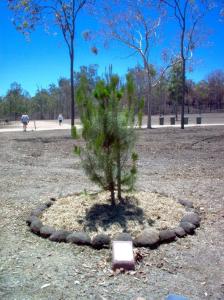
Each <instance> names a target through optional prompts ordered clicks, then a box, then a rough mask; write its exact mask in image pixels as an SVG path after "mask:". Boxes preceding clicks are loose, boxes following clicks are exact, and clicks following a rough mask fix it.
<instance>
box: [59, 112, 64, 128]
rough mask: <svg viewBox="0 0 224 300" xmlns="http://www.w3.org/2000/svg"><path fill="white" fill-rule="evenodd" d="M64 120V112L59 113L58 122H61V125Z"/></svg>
mask: <svg viewBox="0 0 224 300" xmlns="http://www.w3.org/2000/svg"><path fill="white" fill-rule="evenodd" d="M63 120H64V118H63V116H62V114H59V115H58V123H59V126H61V124H62V121H63Z"/></svg>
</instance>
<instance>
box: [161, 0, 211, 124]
mask: <svg viewBox="0 0 224 300" xmlns="http://www.w3.org/2000/svg"><path fill="white" fill-rule="evenodd" d="M160 3H162V4H163V5H165V6H166V7H167V8H168V13H171V15H172V16H173V17H174V18H175V20H176V24H177V26H178V28H179V56H180V59H181V63H182V95H181V128H182V129H184V103H185V95H186V64H187V62H188V61H189V60H190V59H192V56H193V51H194V50H195V48H197V47H198V46H200V44H201V39H200V37H201V31H200V30H199V25H200V23H201V21H202V19H203V18H204V16H205V15H206V13H207V12H208V11H209V10H210V9H211V8H213V4H211V1H206V0H160Z"/></svg>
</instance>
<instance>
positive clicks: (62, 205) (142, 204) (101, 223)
mask: <svg viewBox="0 0 224 300" xmlns="http://www.w3.org/2000/svg"><path fill="white" fill-rule="evenodd" d="M124 196H125V199H124V203H122V204H118V205H117V206H116V207H114V208H113V207H111V205H110V201H109V194H108V193H107V192H101V193H98V194H90V195H86V194H79V195H73V196H69V197H66V198H61V199H58V200H57V201H56V203H54V205H52V206H51V207H50V208H49V209H47V210H46V211H45V212H44V213H43V215H42V218H41V220H42V222H43V224H44V225H50V226H53V227H55V228H56V229H66V230H69V231H83V230H84V231H86V232H88V233H89V234H90V236H93V235H95V234H96V233H102V232H103V233H106V234H109V235H111V236H113V235H114V234H116V233H119V232H123V231H127V232H129V233H130V234H131V235H136V234H138V233H139V232H140V231H141V230H142V229H143V228H144V227H145V226H146V225H149V226H152V227H153V228H156V229H158V230H160V229H167V228H174V227H176V226H178V224H179V221H180V219H181V218H182V216H183V214H184V212H185V209H184V207H183V206H182V205H181V204H179V203H178V202H177V201H176V200H174V199H172V198H169V197H166V196H164V195H160V194H158V193H150V192H138V193H137V192H136V193H132V194H125V195H124Z"/></svg>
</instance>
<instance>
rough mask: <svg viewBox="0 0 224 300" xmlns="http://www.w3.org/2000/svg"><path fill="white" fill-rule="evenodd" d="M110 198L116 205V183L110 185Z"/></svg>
mask: <svg viewBox="0 0 224 300" xmlns="http://www.w3.org/2000/svg"><path fill="white" fill-rule="evenodd" d="M110 200H111V205H112V206H115V204H116V203H115V193H114V185H113V184H112V185H111V187H110Z"/></svg>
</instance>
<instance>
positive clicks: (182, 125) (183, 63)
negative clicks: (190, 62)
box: [181, 57, 186, 129]
mask: <svg viewBox="0 0 224 300" xmlns="http://www.w3.org/2000/svg"><path fill="white" fill-rule="evenodd" d="M185 70H186V61H185V59H184V57H182V101H181V129H184V102H185V101H184V100H185V84H186V76H185Z"/></svg>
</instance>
